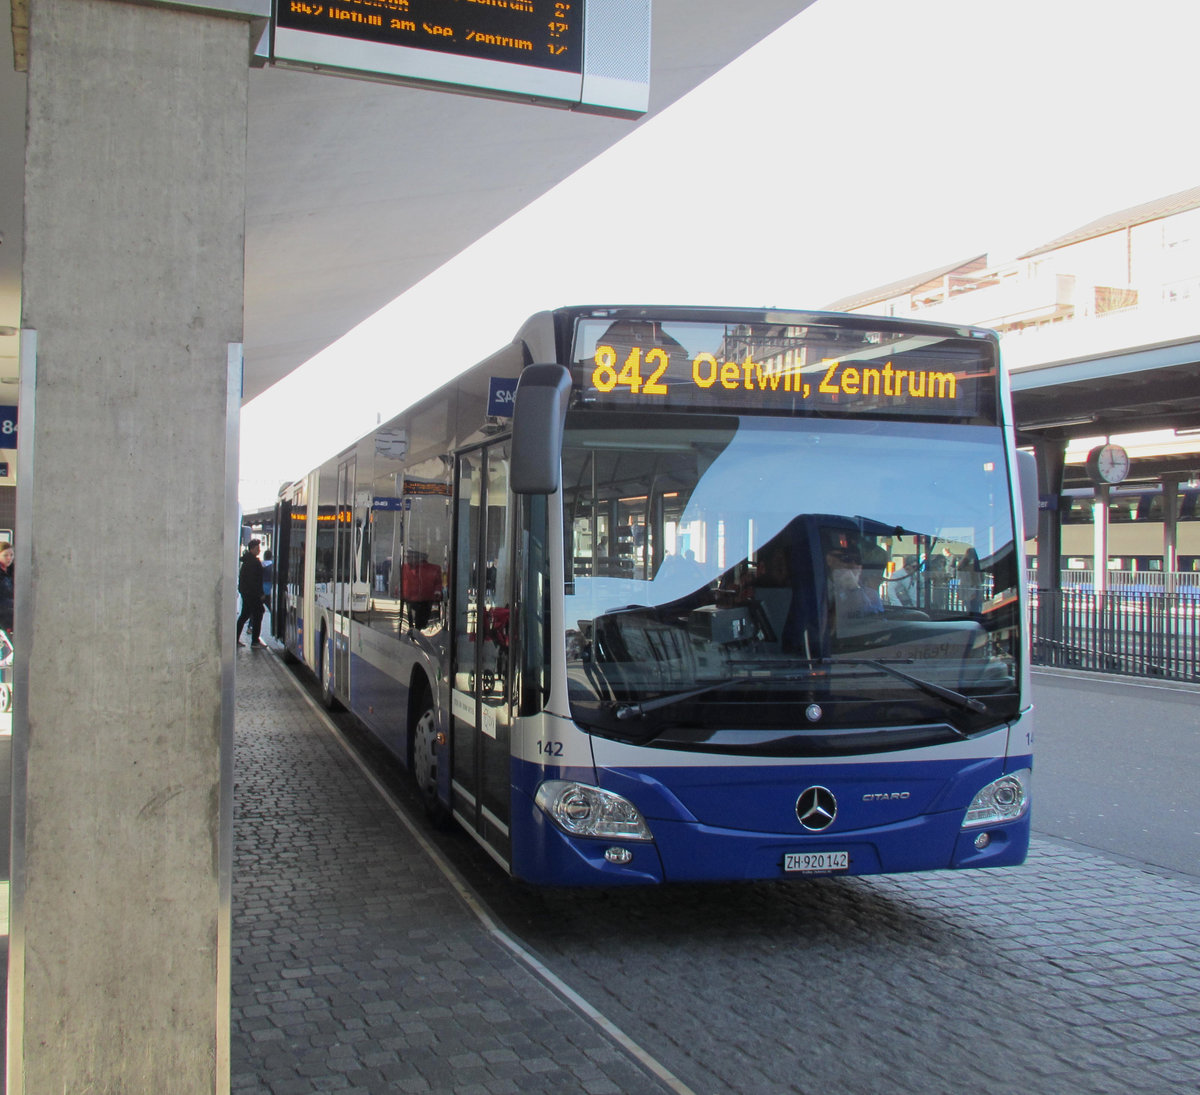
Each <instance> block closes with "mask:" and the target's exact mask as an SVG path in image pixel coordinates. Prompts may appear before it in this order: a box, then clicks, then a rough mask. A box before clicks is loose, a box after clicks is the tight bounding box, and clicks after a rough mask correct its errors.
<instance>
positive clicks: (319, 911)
mask: <svg viewBox="0 0 1200 1095" xmlns="http://www.w3.org/2000/svg"><path fill="white" fill-rule="evenodd" d="M236 670H237V715H236V728H235V792H234V801H235V806H234V871H233V948H232V950H233V973H232V1004H233V1006H232V1052H231V1057H232V1069H231V1072H232V1089H233V1090H234V1091H235V1092H239V1093H247V1092H266V1093H269V1095H310V1093H315V1092H339V1093H345V1095H363V1093H370V1095H376V1093H379V1095H382V1093H385V1092H386V1093H392V1092H421V1093H432V1092H455V1093H467V1092H477V1093H479V1095H508V1093H514V1092H522V1093H530V1095H536V1093H541V1092H545V1093H550V1092H554V1093H556V1095H561V1093H563V1092H569V1091H593V1092H596V1093H597V1095H602V1093H604V1092H630V1093H642V1092H644V1093H646V1095H658V1093H661V1092H664V1091H666V1090H668V1089H667V1088H666V1087H665V1086H664V1085H663V1084H662V1083H661V1082H660V1081H658V1080H657V1079H655V1078H654V1077H652V1076H651V1075H649V1074H648V1073H647V1072H646V1071H644V1070H643V1069H642V1068H641V1067H640V1066H639V1065H638V1064H636V1063H635V1062H634V1060H633V1059H632V1058H631V1057H630V1056H629V1055H627V1054H626V1053H624V1052H623V1051H618V1050H616V1049H615V1047H614V1044H613V1043H612V1042H611V1040H610V1039H609V1038H608V1036H607V1035H606V1034H604V1033H603V1032H602V1031H601V1030H600V1029H599V1028H598V1027H597V1026H596V1025H595V1024H594V1023H592V1022H591V1021H589V1020H587V1019H585V1018H584V1017H583V1016H582V1015H581V1014H580V1013H579V1012H578V1011H577V1010H576V1009H575V1008H574V1007H572V1006H571V1005H569V1004H568V1003H566V1002H565V1001H564V1000H563V999H562V998H560V997H559V996H558V995H557V994H556V993H555V992H553V991H552V990H551V989H550V988H549V986H547V985H546V984H545V983H544V982H543V981H542V980H541V979H539V978H538V977H536V976H535V975H534V974H533V973H532V972H531V971H530V970H529V969H528V968H527V967H526V966H524V965H523V964H522V963H521V962H520V961H519V960H518V959H517V958H515V957H514V956H513V955H512V953H511V952H510V951H509V950H507V948H505V947H503V946H502V945H501V944H500V943H498V942H497V941H496V940H495V939H494V937H493V936H492V935H491V934H490V933H489V932H487V931H486V930H485V929H484V927H483V926H482V925H481V924H480V923H479V921H478V920H477V919H476V917H475V916H474V915H473V914H472V913H471V912H470V910H469V909H468V908H467V907H466V905H465V904H464V903H463V902H462V900H461V899H460V898H459V896H458V895H457V894H456V893H455V892H454V890H453V889H452V887H451V886H450V884H449V883H448V882H447V880H446V879H445V878H444V877H443V876H442V874H441V873H440V872H439V870H438V869H437V868H436V866H435V865H434V864H433V862H432V861H431V860H430V858H429V857H428V856H427V855H426V853H425V852H424V851H423V850H422V849H421V847H420V845H419V844H418V843H417V842H416V841H415V840H414V839H413V837H412V836H411V835H410V834H409V832H408V830H407V829H406V828H405V827H404V826H403V825H402V824H401V823H400V821H399V820H398V819H397V818H396V817H395V816H394V815H393V813H392V812H391V810H390V808H389V807H388V806H387V805H386V804H385V803H383V802H382V801H381V800H380V799H379V797H378V796H377V795H376V794H375V793H374V792H373V791H372V790H371V788H370V787H369V785H368V784H367V782H366V780H365V779H364V778H363V776H362V774H361V772H360V771H359V770H358V768H357V767H356V766H355V765H354V764H353V762H352V761H351V760H350V759H349V758H348V757H347V756H346V755H345V753H344V752H343V750H342V749H341V748H340V747H339V746H338V745H337V743H336V742H335V741H334V740H333V739H332V737H331V736H330V735H329V734H328V733H327V732H326V731H325V730H324V729H323V728H322V727H321V724H320V722H319V720H318V718H317V717H316V715H315V713H314V712H313V710H312V708H311V706H310V705H309V704H308V702H307V701H306V700H305V698H304V697H303V696H302V695H301V694H300V693H299V692H298V691H297V689H296V687H295V685H294V684H293V683H292V682H291V681H289V680H288V678H287V676H286V672H287V671H286V670H285V669H284V668H283V667H282V665H280V664H279V662H278V659H277V657H276V655H275V654H274V653H270V652H267V651H261V650H249V649H242V650H239V651H238V658H237V662H236ZM564 1047H569V1052H564ZM566 1062H569V1065H570V1066H573V1068H574V1071H572V1067H569V1066H568V1064H567V1063H566Z"/></svg>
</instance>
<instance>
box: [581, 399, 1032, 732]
mask: <svg viewBox="0 0 1200 1095" xmlns="http://www.w3.org/2000/svg"><path fill="white" fill-rule="evenodd" d="M562 482H563V505H564V537H565V539H564V542H565V601H564V605H565V615H564V626H565V630H566V635H565V641H566V651H567V681H568V693H569V697H570V702H571V710H572V715H573V717H574V718H575V719H576V721H577V722H579V723H580V724H581V725H583V726H585V727H586V728H588V729H589V730H591V731H593V732H594V733H597V734H600V735H603V736H606V737H612V738H617V739H621V740H626V741H634V742H642V743H648V744H654V745H656V746H661V747H665V748H676V749H679V748H685V749H707V750H717V751H720V750H722V749H725V750H730V751H735V750H736V751H739V752H745V751H751V752H753V751H756V750H757V751H761V752H764V753H772V752H775V753H781V754H788V755H800V754H813V753H821V752H826V753H836V752H845V751H872V750H876V751H877V750H887V749H898V748H907V747H912V746H915V745H919V744H928V743H931V742H936V741H941V740H952V739H955V738H962V737H964V736H969V735H971V734H973V733H978V732H983V731H985V730H989V729H994V728H996V727H997V726H999V725H1002V724H1003V722H1004V721H1005V720H1007V719H1011V718H1013V717H1015V715H1016V714H1017V704H1018V687H1017V675H1018V669H1019V664H1018V663H1019V650H1020V634H1019V631H1020V619H1019V612H1018V609H1017V598H1016V585H1017V566H1018V561H1019V555H1018V553H1017V552H1016V550H1015V545H1014V541H1013V517H1012V504H1011V499H1010V490H1009V473H1008V467H1007V463H1006V460H1005V450H1004V444H1003V435H1002V431H1001V430H1000V428H999V427H996V426H977V425H948V424H946V423H931V422H913V421H900V420H896V419H891V420H888V419H875V420H854V419H841V420H838V419H829V418H820V419H815V418H788V419H778V418H768V417H762V416H757V415H745V416H735V415H707V416H706V415H697V414H687V415H678V416H675V415H672V416H669V417H664V416H661V415H655V416H650V415H640V414H637V413H633V414H624V415H620V416H616V415H613V414H611V413H604V412H594V411H574V412H572V413H571V415H570V416H569V418H568V421H567V431H566V436H565V440H564V447H563V480H562Z"/></svg>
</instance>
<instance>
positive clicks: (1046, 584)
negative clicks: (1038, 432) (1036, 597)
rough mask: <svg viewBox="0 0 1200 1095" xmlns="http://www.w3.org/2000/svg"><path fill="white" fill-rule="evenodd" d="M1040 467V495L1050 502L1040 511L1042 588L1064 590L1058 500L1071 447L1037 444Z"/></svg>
mask: <svg viewBox="0 0 1200 1095" xmlns="http://www.w3.org/2000/svg"><path fill="white" fill-rule="evenodd" d="M1033 451H1034V455H1035V456H1036V457H1037V466H1038V494H1039V495H1040V496H1041V499H1044V500H1045V501H1046V504H1045V505H1039V507H1038V530H1037V542H1038V565H1037V571H1038V581H1037V584H1038V588H1039V589H1042V590H1047V591H1050V590H1059V589H1062V515H1061V514H1060V513H1059V512H1058V497H1059V495H1060V494H1061V493H1062V481H1063V469H1064V468H1065V467H1066V456H1067V443H1066V442H1065V441H1060V440H1058V439H1049V440H1043V441H1037V442H1035V443H1034V446H1033Z"/></svg>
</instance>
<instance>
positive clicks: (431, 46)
mask: <svg viewBox="0 0 1200 1095" xmlns="http://www.w3.org/2000/svg"><path fill="white" fill-rule="evenodd" d="M582 15H583V0H276V4H275V24H276V26H277V27H279V28H285V29H291V30H299V31H309V32H314V33H319V34H325V35H336V36H339V37H345V38H352V39H359V40H361V41H366V42H379V43H382V44H385V45H391V46H403V47H408V48H413V49H421V50H431V51H434V52H437V53H443V54H454V55H457V56H460V57H468V58H478V59H481V60H485V61H504V62H507V63H509V64H514V65H528V66H533V67H536V68H541V69H550V70H552V71H555V72H566V73H574V74H579V73H581V72H582V71H583V49H582V25H583V21H582Z"/></svg>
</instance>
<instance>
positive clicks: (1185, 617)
mask: <svg viewBox="0 0 1200 1095" xmlns="http://www.w3.org/2000/svg"><path fill="white" fill-rule="evenodd" d="M1189 577H1192V579H1193V580H1194V576H1189ZM1177 588H1179V589H1180V590H1181V591H1179V592H1174V593H1166V592H1162V591H1161V590H1158V591H1155V590H1149V589H1145V588H1132V587H1125V588H1120V587H1115V586H1110V588H1109V590H1108V591H1107V592H1104V593H1096V592H1095V591H1094V590H1093V589H1092V588H1091V587H1090V586H1083V585H1080V586H1074V587H1068V588H1065V589H1061V590H1039V589H1038V588H1037V587H1036V585H1033V584H1031V585H1030V610H1029V622H1030V633H1031V635H1032V640H1033V642H1032V646H1033V662H1034V664H1035V665H1048V666H1057V667H1062V668H1070V669H1086V670H1094V671H1097V672H1102V673H1118V674H1124V675H1126V676H1135V677H1157V678H1160V679H1168V680H1179V681H1200V589H1197V588H1196V587H1195V586H1192V585H1188V586H1182V587H1177Z"/></svg>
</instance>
